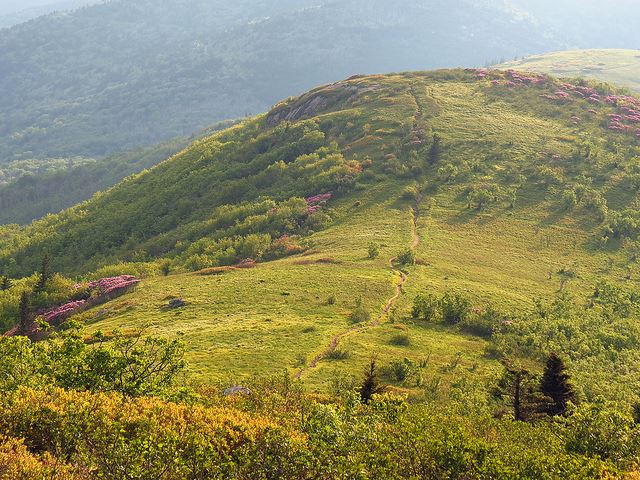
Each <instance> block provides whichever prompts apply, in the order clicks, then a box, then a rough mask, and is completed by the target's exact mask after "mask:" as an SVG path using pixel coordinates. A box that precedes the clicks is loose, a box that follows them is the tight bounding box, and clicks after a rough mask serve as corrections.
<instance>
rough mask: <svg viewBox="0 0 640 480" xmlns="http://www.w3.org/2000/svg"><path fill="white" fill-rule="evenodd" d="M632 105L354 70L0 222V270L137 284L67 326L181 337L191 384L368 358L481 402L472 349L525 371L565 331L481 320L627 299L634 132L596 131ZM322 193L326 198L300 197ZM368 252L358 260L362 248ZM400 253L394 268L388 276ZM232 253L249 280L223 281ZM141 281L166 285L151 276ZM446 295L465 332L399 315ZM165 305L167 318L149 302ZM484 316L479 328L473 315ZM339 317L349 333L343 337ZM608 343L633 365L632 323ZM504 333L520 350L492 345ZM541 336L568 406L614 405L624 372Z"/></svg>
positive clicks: (473, 75) (567, 89) (478, 81)
mask: <svg viewBox="0 0 640 480" xmlns="http://www.w3.org/2000/svg"><path fill="white" fill-rule="evenodd" d="M596 100H597V101H596ZM637 102H638V100H637V99H635V98H634V97H626V96H623V95H618V94H617V93H616V92H615V91H613V90H610V87H606V86H597V87H591V86H589V85H588V84H586V83H581V84H566V83H562V82H560V81H558V80H555V79H553V78H551V77H545V76H538V75H531V76H522V75H518V74H512V73H502V72H485V71H478V70H472V71H462V70H450V71H439V72H432V73H407V74H394V75H380V76H370V77H355V78H353V79H350V80H346V81H342V82H338V83H335V84H331V85H327V86H324V87H320V88H318V89H315V90H313V91H311V92H309V93H307V94H305V95H303V96H302V97H298V98H292V99H289V100H287V101H285V102H283V103H282V104H279V105H278V106H276V107H275V108H274V109H273V110H272V111H270V112H269V113H268V114H266V115H262V116H259V117H256V118H253V119H250V120H247V121H245V122H244V123H242V124H239V125H238V126H236V127H233V128H231V129H229V130H225V131H223V132H221V133H218V134H215V135H213V136H211V137H209V138H206V139H203V140H201V141H198V142H196V143H195V144H194V145H193V146H191V147H189V148H187V149H186V150H185V151H183V152H181V153H179V154H178V155H176V156H175V157H173V158H172V159H170V160H168V161H166V162H163V163H162V164H160V165H158V166H157V167H154V168H152V169H151V170H149V171H147V172H144V173H142V174H140V175H136V176H133V177H131V178H129V179H127V180H125V181H124V182H122V183H121V184H119V185H118V186H116V187H114V188H113V189H111V190H109V191H107V192H105V193H104V194H100V195H98V196H96V197H95V198H93V199H92V200H90V201H88V202H85V203H83V204H81V205H78V206H77V207H74V208H72V209H70V210H68V211H65V212H63V213H61V214H59V215H54V216H49V217H47V218H45V219H43V220H40V221H37V222H34V223H33V224H32V225H30V226H28V227H25V228H22V229H19V228H16V227H3V229H2V230H0V234H1V237H0V238H2V244H1V247H2V248H1V250H0V265H2V269H3V271H4V272H5V273H7V274H10V275H11V276H20V275H25V274H29V273H31V272H33V271H35V270H36V269H37V268H38V265H39V263H40V259H41V258H42V255H43V254H44V252H48V253H49V254H50V255H51V257H52V263H53V266H54V268H55V269H56V270H58V271H60V272H63V273H66V274H71V275H74V274H87V273H88V272H90V271H95V270H98V271H97V273H94V274H93V275H94V276H100V275H102V276H104V275H108V274H115V273H133V274H140V273H141V272H142V273H145V272H146V273H147V274H150V275H151V276H150V277H149V278H148V279H147V280H145V281H144V282H143V284H142V286H141V287H140V288H139V289H138V290H137V291H136V292H134V293H132V294H130V295H127V296H125V297H122V298H121V299H118V300H114V301H113V302H111V303H108V304H107V305H105V306H103V307H101V308H100V309H99V310H98V311H89V312H87V313H85V314H83V315H84V318H85V320H87V321H88V322H89V323H90V324H91V329H92V330H94V331H96V330H103V331H108V330H110V329H112V328H114V327H118V328H122V329H125V330H126V331H129V330H131V329H135V328H137V327H140V326H148V327H149V329H150V331H153V332H158V333H161V334H163V335H172V334H176V333H177V332H183V334H184V339H185V340H186V342H187V345H188V355H187V356H188V359H189V361H190V363H191V368H192V372H193V373H194V375H195V378H201V379H204V378H206V379H212V378H215V379H218V380H221V381H222V380H227V381H232V380H233V381H238V379H240V378H246V377H247V376H250V375H252V374H271V373H275V372H277V371H279V370H280V369H282V368H283V367H288V368H290V369H291V370H292V371H295V370H296V369H298V370H302V369H303V367H305V366H309V364H312V365H313V368H309V369H308V370H304V372H303V374H302V378H303V379H304V380H305V381H306V382H308V384H309V385H310V386H314V387H315V388H318V389H323V388H326V384H327V382H328V380H329V379H330V378H332V377H333V376H334V374H335V371H336V370H337V369H340V371H342V372H346V373H357V372H359V371H360V369H361V368H362V365H363V363H366V360H367V358H369V357H370V356H371V355H372V354H373V353H374V352H375V354H376V355H377V356H378V358H379V359H380V362H381V363H383V364H385V365H387V364H392V363H393V361H395V360H398V359H402V358H407V359H409V360H410V362H411V364H412V365H414V366H415V365H423V367H422V369H423V370H424V371H423V374H424V375H425V376H428V377H430V378H436V379H437V378H440V379H441V381H442V382H443V383H442V386H441V387H438V388H437V389H436V390H437V391H438V392H442V389H444V390H447V391H448V390H449V389H454V390H455V389H461V390H460V392H459V393H460V395H464V394H469V395H481V393H479V392H482V388H481V387H478V385H482V384H484V383H486V381H488V379H490V378H492V376H493V375H495V372H496V369H497V368H499V365H498V363H497V362H496V360H495V359H492V357H491V356H490V355H489V356H488V355H487V351H490V350H491V349H493V348H517V349H519V350H518V351H520V354H522V355H524V356H526V357H530V358H536V356H537V355H542V352H544V351H545V349H547V348H548V346H546V347H545V346H540V345H538V343H537V342H538V340H534V339H539V338H540V335H542V336H544V335H548V336H552V337H553V338H556V335H558V332H557V331H551V330H549V331H546V333H545V331H544V329H545V328H548V329H555V328H558V329H560V331H561V330H562V329H566V328H572V329H577V330H576V333H575V335H578V333H577V332H578V331H581V329H582V328H584V326H583V325H581V324H580V323H579V322H578V323H573V322H576V320H575V319H574V318H575V316H579V315H580V314H579V312H574V313H571V314H569V313H567V314H566V317H565V316H562V317H561V318H560V319H559V320H558V322H557V323H554V322H551V321H549V322H546V323H545V322H542V323H538V322H536V321H532V320H531V319H530V318H528V317H527V318H528V321H527V322H525V323H519V322H515V324H514V325H516V326H515V327H513V328H514V331H511V330H509V331H508V332H504V333H503V335H502V336H492V335H491V333H490V332H491V330H492V329H493V328H497V327H499V326H500V325H507V324H503V323H502V320H501V319H504V318H514V319H515V318H520V316H522V315H528V314H529V313H528V312H531V311H532V309H534V307H535V306H536V305H538V307H535V308H538V310H535V309H534V311H538V312H542V311H544V310H541V309H543V307H542V305H545V304H546V302H547V301H548V302H551V300H552V299H553V298H555V296H556V294H557V293H558V292H565V293H566V292H570V293H571V294H573V295H576V305H577V306H578V305H582V302H583V301H585V299H588V298H591V295H592V294H593V292H594V289H595V287H596V285H598V284H599V283H601V282H602V281H604V280H606V281H608V282H611V283H612V285H614V286H615V288H622V289H623V290H622V292H623V291H626V289H633V288H635V287H636V286H637V282H638V280H639V277H638V273H639V272H638V271H637V268H638V267H637V264H636V259H637V248H638V245H637V243H636V239H637V236H638V233H639V232H640V231H639V229H638V226H637V225H638V220H637V214H636V213H635V210H634V207H635V206H636V205H637V201H638V197H637V185H638V184H639V182H638V181H637V176H638V173H637V172H638V168H640V167H639V166H638V155H639V153H640V144H639V141H638V136H637V134H636V131H635V129H632V128H631V127H630V128H628V129H627V130H620V128H622V127H618V125H623V124H624V125H627V123H628V124H632V123H631V122H632V120H628V119H624V118H622V116H620V117H619V118H620V120H618V117H617V115H619V113H616V112H625V111H626V110H624V109H627V110H632V109H633V108H637V107H634V105H636V104H637ZM327 192H330V193H331V194H332V197H331V199H330V200H328V202H327V204H326V205H324V204H323V203H320V204H317V206H316V204H315V203H314V202H310V201H305V200H304V198H305V197H310V196H315V195H317V194H324V193H327ZM312 207H313V208H312ZM372 244H373V245H374V246H377V248H378V249H379V250H380V255H379V256H375V255H373V256H371V257H370V256H369V253H368V251H369V249H370V247H371V245H372ZM407 249H412V250H413V251H414V252H415V255H416V256H417V259H418V261H417V263H416V265H415V266H411V265H408V266H406V267H403V266H402V265H401V264H400V263H399V260H398V258H399V257H400V256H401V254H403V252H404V253H406V250H407ZM246 258H252V259H254V260H257V261H258V264H257V266H256V267H255V268H247V269H243V268H239V269H236V268H230V267H229V266H232V265H234V264H236V263H238V262H240V261H242V260H244V259H246ZM393 259H395V260H393ZM122 262H128V263H122ZM409 263H411V262H409ZM225 267H226V268H225ZM161 268H163V269H165V270H166V271H169V272H170V273H171V274H170V275H169V276H167V277H164V276H154V275H153V272H157V271H158V270H160V269H161ZM403 272H406V273H403ZM601 288H604V287H601ZM612 288H613V287H612ZM398 289H400V290H398ZM615 291H617V290H615ZM447 292H449V293H452V292H453V293H455V294H460V295H463V296H465V297H466V298H468V299H469V301H470V302H471V305H472V306H473V311H475V312H476V313H475V314H474V315H473V318H474V322H476V323H477V322H480V324H473V325H469V326H468V327H464V328H462V329H460V328H450V327H448V326H446V325H442V324H433V325H430V326H425V325H424V324H423V323H421V322H418V321H416V320H412V319H411V311H412V304H413V300H414V298H415V297H416V296H417V295H419V294H425V293H430V294H434V295H438V296H440V295H442V294H445V293H447ZM616 295H619V296H620V295H621V296H624V295H625V294H624V293H617V294H616ZM174 298H179V299H183V300H184V301H186V303H187V306H186V307H185V308H184V309H179V310H173V309H168V308H167V307H166V305H167V303H168V301H169V300H170V299H174ZM536 298H540V299H543V300H542V303H539V302H535V301H534V300H535V299H536ZM616 298H618V297H616ZM620 298H622V297H620ZM625 298H626V297H625ZM360 299H361V302H362V304H361V305H360V306H359V305H358V302H359V300H360ZM545 299H546V300H545ZM592 301H593V299H592ZM629 301H635V300H629ZM567 305H568V304H567ZM577 306H576V308H578V307H577ZM545 308H546V307H545ZM549 308H551V307H549ZM553 308H557V306H556V307H553ZM563 308H564V307H563ZM566 308H568V307H566ZM494 309H495V310H496V311H498V312H500V313H499V314H496V315H494V316H493V317H492V319H491V320H490V321H489V325H488V332H489V333H487V325H486V324H485V325H484V327H483V326H482V325H481V323H482V322H483V321H484V320H482V318H484V317H483V314H482V312H485V311H493V310H494ZM354 311H355V312H362V311H364V312H365V314H368V315H365V317H368V318H369V320H365V321H363V320H362V318H361V319H360V320H359V322H357V323H353V318H352V316H353V312H354ZM550 311H555V310H550ZM571 312H573V310H572V311H571ZM540 315H542V314H540ZM545 315H547V314H545ZM548 315H551V313H549V314H548ZM589 315H591V314H589ZM350 318H351V320H350ZM594 321H595V320H594ZM491 322H497V323H491ZM620 322H626V320H624V319H622V318H621V319H620ZM605 323H606V322H605ZM508 325H511V324H508ZM585 325H586V324H585ZM603 325H604V324H603ZM615 325H616V326H615V328H616V329H621V328H623V326H622V325H623V324H622V323H616V324H615ZM534 326H535V328H538V329H540V330H535V331H524V330H526V328H534ZM601 327H602V328H605V327H604V326H601ZM500 328H502V327H500ZM509 328H511V327H509ZM599 328H600V327H599ZM483 329H484V330H483ZM520 329H523V330H522V331H521V330H520ZM624 329H628V330H627V334H628V335H629V339H628V340H624V341H622V340H621V342H622V343H621V344H620V345H622V346H619V347H618V348H621V349H622V350H623V351H624V352H625V355H637V354H638V353H637V352H640V349H637V348H636V347H635V343H634V342H635V341H634V340H633V338H635V337H634V335H635V333H634V332H635V327H630V326H628V325H627V323H624ZM479 331H484V332H485V333H483V334H478V332H479ZM469 332H475V333H474V334H470V333H469ZM520 334H521V335H522V336H523V338H526V336H530V337H531V342H532V343H531V344H529V346H526V345H520V346H517V345H514V344H513V342H514V341H516V340H515V339H516V338H519V337H518V335H520ZM581 335H587V334H586V333H584V332H583V333H581ZM607 335H609V333H605V332H603V333H602V338H605V337H606V336H607ZM557 338H558V342H559V343H558V344H557V346H558V348H559V349H560V350H562V351H565V352H566V353H567V354H571V355H573V354H575V357H574V361H575V365H588V367H587V366H585V367H584V368H582V369H579V370H576V373H575V374H576V376H577V377H579V379H580V387H581V388H583V389H584V391H585V392H586V393H585V395H589V396H595V395H597V394H606V395H608V396H611V397H615V398H617V399H627V400H628V399H629V398H632V396H633V393H632V392H631V390H632V386H631V383H629V379H630V376H631V375H633V373H632V372H626V373H620V375H619V376H618V377H616V379H615V381H611V379H609V378H607V377H606V376H605V375H604V371H605V367H604V365H606V362H607V360H605V358H604V357H603V356H602V355H603V353H602V351H601V350H600V347H598V348H595V347H594V346H593V345H590V346H589V347H587V346H585V347H584V348H585V349H587V350H586V351H589V352H590V353H589V354H586V353H585V352H584V351H581V353H579V354H578V353H577V351H574V350H572V349H573V348H576V346H575V344H574V343H572V342H568V343H566V344H565V343H563V342H562V341H560V338H561V337H557ZM589 338H591V337H589ZM607 338H608V337H607ZM332 339H335V340H336V342H335V343H337V346H338V348H337V352H338V353H336V352H334V351H333V348H330V347H331V346H332ZM590 341H591V340H590ZM496 342H498V343H496ZM516 343H517V342H516ZM333 346H334V347H335V345H333ZM328 348H329V351H328V350H327V349H328ZM524 351H526V352H527V353H526V355H525V354H524ZM598 352H599V353H598ZM325 355H328V356H329V358H326V357H325ZM316 357H318V358H322V359H323V360H322V361H320V362H319V363H317V364H316V363H315V362H314V359H315V358H316ZM334 357H335V359H334V360H332V358H334ZM618 361H620V362H623V363H624V362H626V360H623V359H622V357H621V358H620V359H619V360H618ZM463 379H464V381H463ZM461 382H462V383H461ZM612 385H615V388H613V387H612ZM406 387H407V388H409V387H410V385H407V386H406ZM409 390H410V391H414V393H415V394H419V395H426V393H425V392H424V389H418V391H416V390H415V389H414V388H413V387H411V388H409ZM456 391H458V390H456ZM420 392H422V393H420Z"/></svg>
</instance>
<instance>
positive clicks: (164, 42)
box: [0, 0, 557, 161]
mask: <svg viewBox="0 0 640 480" xmlns="http://www.w3.org/2000/svg"><path fill="white" fill-rule="evenodd" d="M551 46H556V47H557V44H556V43H553V42H549V41H548V40H547V39H545V38H543V37H542V36H541V35H540V32H539V31H538V29H537V27H536V26H534V25H533V24H532V23H531V22H530V21H528V20H527V19H526V18H524V17H522V16H519V15H518V14H517V13H515V12H513V11H512V10H510V9H507V8H504V7H500V6H499V5H494V3H493V2H489V1H486V2H478V1H471V0H454V1H451V0H446V1H445V0H429V1H428V2H422V1H417V0H400V1H396V2H392V3H390V2H388V1H386V0H341V1H332V0H297V1H294V0H284V1H278V2H271V1H261V0H240V1H234V2H229V1H226V0H192V1H189V2H184V1H181V0H166V1H163V2H157V1H153V0H116V1H111V2H107V3H103V4H98V5H94V6H91V7H89V8H84V9H80V10H78V11H75V12H73V13H64V14H57V15H49V16H46V17H42V18H39V19H36V20H33V21H31V22H28V23H25V24H22V25H18V26H15V27H14V28H11V29H8V30H4V31H0V88H1V89H2V92H3V95H2V97H1V98H0V110H1V111H2V112H3V113H4V114H3V116H2V118H1V119H0V158H1V159H3V160H4V161H7V160H14V159H20V158H47V157H60V156H65V155H80V156H86V157H95V156H104V155H108V154H111V153H113V152H117V151H123V150H127V149H129V148H132V147H136V146H139V145H151V144H154V143H157V142H160V141H164V140H166V139H168V138H173V137H175V136H181V135H188V134H191V133H192V132H194V131H197V130H199V129H201V128H203V127H205V126H206V125H209V124H211V123H213V122H215V121H218V120H223V119H227V118H238V117H241V116H244V115H245V114H247V113H257V112H260V111H264V110H265V109H267V108H268V107H269V106H270V105H272V104H273V103H274V102H275V101H277V100H278V99H279V98H281V97H285V96H288V95H292V94H295V93H299V92H301V91H304V90H305V89H307V88H310V87H311V86H313V85H316V84H319V83H324V82H330V81H334V80H338V79H339V78H343V77H345V76H349V75H352V74H354V73H358V72H362V73H375V72H385V71H398V70H409V69H416V68H420V69H424V68H434V67H442V66H447V65H452V64H453V65H478V64H484V63H486V62H487V61H488V60H491V59H500V58H501V57H505V58H513V57H514V56H516V55H524V54H528V53H533V52H536V51H540V50H544V49H548V48H549V47H551Z"/></svg>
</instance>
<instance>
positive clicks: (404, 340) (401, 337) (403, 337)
mask: <svg viewBox="0 0 640 480" xmlns="http://www.w3.org/2000/svg"><path fill="white" fill-rule="evenodd" d="M389 343H390V344H391V345H395V346H397V347H408V346H409V345H411V339H410V338H409V335H407V334H406V333H401V334H398V335H394V336H393V337H392V338H391V340H390V341H389Z"/></svg>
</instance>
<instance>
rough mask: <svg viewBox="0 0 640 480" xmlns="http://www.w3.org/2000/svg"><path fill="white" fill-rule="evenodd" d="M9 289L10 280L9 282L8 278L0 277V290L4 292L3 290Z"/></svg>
mask: <svg viewBox="0 0 640 480" xmlns="http://www.w3.org/2000/svg"><path fill="white" fill-rule="evenodd" d="M10 287H11V280H9V277H7V276H4V277H2V282H0V290H2V291H3V292H4V291H5V290H9V288H10Z"/></svg>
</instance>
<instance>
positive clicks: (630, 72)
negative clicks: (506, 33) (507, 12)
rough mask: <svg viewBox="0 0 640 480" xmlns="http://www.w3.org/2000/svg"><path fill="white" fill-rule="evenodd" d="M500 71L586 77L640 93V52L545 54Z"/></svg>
mask: <svg viewBox="0 0 640 480" xmlns="http://www.w3.org/2000/svg"><path fill="white" fill-rule="evenodd" d="M499 68H515V69H517V70H528V71H533V72H544V73H549V74H551V75H555V76H558V77H569V78H576V77H583V78H589V79H593V80H599V81H602V82H608V83H612V84H615V85H620V86H624V87H627V88H629V89H631V90H634V91H636V92H637V91H640V80H639V79H640V50H624V49H601V50H568V51H562V52H553V53H544V54H540V55H531V56H529V57H525V58H523V59H521V60H516V61H512V62H507V63H504V64H501V65H500V66H499Z"/></svg>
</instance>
